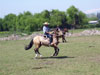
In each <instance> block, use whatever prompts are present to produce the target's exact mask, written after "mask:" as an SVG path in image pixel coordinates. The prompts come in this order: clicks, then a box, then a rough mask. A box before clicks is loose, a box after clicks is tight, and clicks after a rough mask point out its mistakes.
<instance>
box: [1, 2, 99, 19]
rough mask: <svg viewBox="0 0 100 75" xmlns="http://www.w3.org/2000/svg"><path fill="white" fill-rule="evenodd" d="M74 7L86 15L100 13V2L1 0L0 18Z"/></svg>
mask: <svg viewBox="0 0 100 75" xmlns="http://www.w3.org/2000/svg"><path fill="white" fill-rule="evenodd" d="M72 5H74V6H75V7H76V8H78V9H79V10H80V11H83V12H84V13H86V14H89V13H93V12H98V11H100V0H0V18H3V17H4V16H6V15H8V14H10V13H13V14H16V15H18V14H19V13H23V12H25V11H30V12H31V13H32V14H34V13H40V12H42V11H43V10H49V11H51V10H52V9H58V10H60V11H66V10H67V9H68V8H69V7H70V6H72Z"/></svg>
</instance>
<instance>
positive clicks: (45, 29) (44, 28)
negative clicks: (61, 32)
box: [43, 26, 50, 34]
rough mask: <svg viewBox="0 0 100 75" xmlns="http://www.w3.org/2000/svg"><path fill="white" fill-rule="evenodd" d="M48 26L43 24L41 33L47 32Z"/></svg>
mask: <svg viewBox="0 0 100 75" xmlns="http://www.w3.org/2000/svg"><path fill="white" fill-rule="evenodd" d="M49 30H50V28H49V27H48V26H43V33H44V34H45V33H46V32H49Z"/></svg>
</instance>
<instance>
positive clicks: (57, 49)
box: [53, 46, 59, 56]
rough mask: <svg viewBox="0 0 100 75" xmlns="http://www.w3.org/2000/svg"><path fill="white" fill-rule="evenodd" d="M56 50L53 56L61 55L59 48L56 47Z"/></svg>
mask: <svg viewBox="0 0 100 75" xmlns="http://www.w3.org/2000/svg"><path fill="white" fill-rule="evenodd" d="M54 50H55V52H54V54H53V56H57V55H58V53H59V48H58V47H57V46H56V47H54Z"/></svg>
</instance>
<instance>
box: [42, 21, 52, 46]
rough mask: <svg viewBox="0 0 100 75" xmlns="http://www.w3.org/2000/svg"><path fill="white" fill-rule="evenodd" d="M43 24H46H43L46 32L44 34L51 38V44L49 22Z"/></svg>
mask: <svg viewBox="0 0 100 75" xmlns="http://www.w3.org/2000/svg"><path fill="white" fill-rule="evenodd" d="M43 24H44V26H43V33H44V35H46V37H47V38H49V39H50V43H49V45H52V35H51V34H50V33H49V31H50V28H49V23H48V22H45V23H43Z"/></svg>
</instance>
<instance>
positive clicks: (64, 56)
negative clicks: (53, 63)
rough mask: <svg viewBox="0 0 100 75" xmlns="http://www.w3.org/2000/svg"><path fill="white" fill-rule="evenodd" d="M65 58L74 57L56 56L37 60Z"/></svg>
mask: <svg viewBox="0 0 100 75" xmlns="http://www.w3.org/2000/svg"><path fill="white" fill-rule="evenodd" d="M66 58H75V57H69V56H56V57H41V58H37V59H66Z"/></svg>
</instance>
